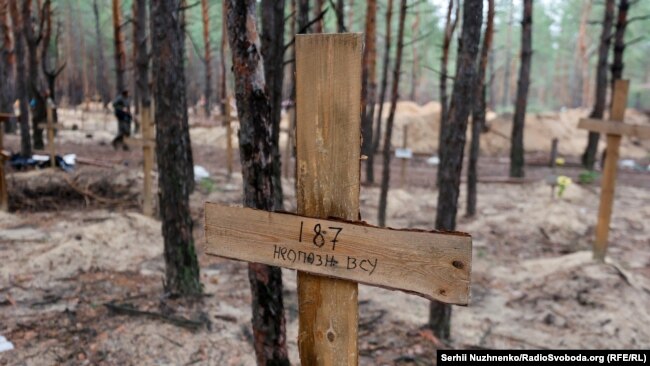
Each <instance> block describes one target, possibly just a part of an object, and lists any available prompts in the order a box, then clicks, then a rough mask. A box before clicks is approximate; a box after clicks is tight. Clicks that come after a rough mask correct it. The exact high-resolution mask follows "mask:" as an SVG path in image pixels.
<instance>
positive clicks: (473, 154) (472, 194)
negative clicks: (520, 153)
mask: <svg viewBox="0 0 650 366" xmlns="http://www.w3.org/2000/svg"><path fill="white" fill-rule="evenodd" d="M493 30H494V0H488V12H487V23H486V25H485V32H484V33H483V46H482V47H481V60H480V63H479V68H478V82H477V83H476V101H475V102H474V107H473V109H472V141H471V145H470V151H469V164H468V167H467V212H466V215H467V216H468V217H472V216H474V215H475V214H476V184H477V182H478V172H477V170H478V156H479V151H480V143H481V130H482V129H483V126H484V125H485V111H486V109H487V102H486V92H487V87H486V85H485V77H486V76H485V73H486V69H487V63H488V55H489V54H490V49H491V47H492V34H493Z"/></svg>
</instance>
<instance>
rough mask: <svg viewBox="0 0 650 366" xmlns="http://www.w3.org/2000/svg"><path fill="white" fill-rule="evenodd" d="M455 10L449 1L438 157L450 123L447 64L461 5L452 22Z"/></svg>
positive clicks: (444, 43) (442, 76)
mask: <svg viewBox="0 0 650 366" xmlns="http://www.w3.org/2000/svg"><path fill="white" fill-rule="evenodd" d="M453 10H454V0H449V7H448V8H447V20H446V21H445V35H444V38H443V41H442V56H441V58H440V80H439V82H440V131H439V134H438V155H441V149H442V139H443V136H444V130H445V126H446V125H447V123H448V116H447V114H448V109H449V106H448V102H447V78H448V77H449V76H448V75H447V64H448V62H449V49H450V47H451V41H452V39H453V36H454V30H455V29H456V24H458V18H459V14H460V5H458V7H457V8H456V15H455V16H454V18H453V20H452V13H453Z"/></svg>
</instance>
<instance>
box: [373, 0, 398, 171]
mask: <svg viewBox="0 0 650 366" xmlns="http://www.w3.org/2000/svg"><path fill="white" fill-rule="evenodd" d="M392 18H393V0H388V3H387V5H386V31H385V34H386V35H385V36H384V43H385V44H386V47H385V49H384V59H383V65H382V71H381V87H380V91H379V100H378V102H379V112H378V113H377V120H376V121H375V132H374V133H373V139H374V141H373V142H372V153H371V155H372V156H373V159H374V155H375V154H377V151H379V143H380V141H381V123H382V117H383V114H384V101H385V100H386V89H387V88H388V68H389V67H390V48H391V24H392ZM373 162H374V160H373ZM368 165H370V166H372V165H373V164H371V163H370V162H368ZM373 169H374V168H373ZM373 182H374V173H373V180H372V181H371V180H368V183H373Z"/></svg>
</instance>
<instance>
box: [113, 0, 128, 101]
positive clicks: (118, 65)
mask: <svg viewBox="0 0 650 366" xmlns="http://www.w3.org/2000/svg"><path fill="white" fill-rule="evenodd" d="M113 41H114V42H115V88H116V95H119V94H120V93H122V91H124V90H125V89H126V84H125V83H124V73H125V72H126V51H125V50H124V35H123V34H122V9H121V4H120V0H113Z"/></svg>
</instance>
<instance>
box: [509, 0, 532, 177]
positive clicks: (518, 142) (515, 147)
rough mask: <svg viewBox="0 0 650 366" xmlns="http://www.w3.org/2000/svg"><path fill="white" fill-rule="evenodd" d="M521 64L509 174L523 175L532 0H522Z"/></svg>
mask: <svg viewBox="0 0 650 366" xmlns="http://www.w3.org/2000/svg"><path fill="white" fill-rule="evenodd" d="M521 27H522V30H521V65H520V66H519V82H518V83H517V102H516V104H515V115H514V117H513V120H512V135H511V145H510V176H511V177H523V176H524V175H525V172H524V164H525V161H524V124H525V122H526V106H527V104H528V86H529V85H530V61H531V58H532V57H531V56H532V55H533V47H532V35H533V32H532V28H533V0H524V15H523V19H522V21H521Z"/></svg>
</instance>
